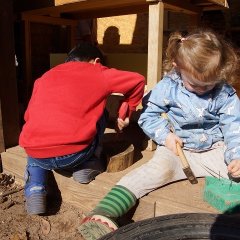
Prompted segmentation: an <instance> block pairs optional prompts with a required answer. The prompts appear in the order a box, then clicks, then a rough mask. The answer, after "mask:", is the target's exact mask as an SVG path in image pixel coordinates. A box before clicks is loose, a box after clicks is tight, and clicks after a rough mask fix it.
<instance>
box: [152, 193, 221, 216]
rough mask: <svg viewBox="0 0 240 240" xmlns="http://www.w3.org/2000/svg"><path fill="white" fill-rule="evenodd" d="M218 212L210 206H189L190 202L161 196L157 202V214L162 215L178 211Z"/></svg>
mask: <svg viewBox="0 0 240 240" xmlns="http://www.w3.org/2000/svg"><path fill="white" fill-rule="evenodd" d="M204 212H209V213H217V211H214V210H213V209H211V208H210V207H209V209H207V208H198V207H194V206H189V205H188V204H184V203H179V202H175V201H170V200H169V199H164V198H161V197H160V198H159V199H158V200H157V201H156V204H155V216H156V217H157V216H162V215H168V214H178V213H204Z"/></svg>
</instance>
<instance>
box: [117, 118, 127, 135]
mask: <svg viewBox="0 0 240 240" xmlns="http://www.w3.org/2000/svg"><path fill="white" fill-rule="evenodd" d="M128 125H129V118H128V117H127V118H125V120H123V119H121V118H118V119H117V124H116V131H117V132H122V130H123V129H124V128H125V127H127V126H128Z"/></svg>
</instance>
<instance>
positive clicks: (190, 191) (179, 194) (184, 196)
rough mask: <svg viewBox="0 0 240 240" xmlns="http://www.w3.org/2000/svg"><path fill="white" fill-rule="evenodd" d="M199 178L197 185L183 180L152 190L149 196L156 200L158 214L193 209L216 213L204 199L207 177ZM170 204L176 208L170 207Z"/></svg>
mask: <svg viewBox="0 0 240 240" xmlns="http://www.w3.org/2000/svg"><path fill="white" fill-rule="evenodd" d="M198 180H199V183H198V184H195V185H192V184H191V183H190V182H189V181H187V180H183V181H178V182H175V183H174V184H169V185H166V186H164V187H162V188H159V189H158V190H155V191H153V192H151V193H150V194H149V195H148V196H149V197H151V198H152V199H155V200H156V215H164V214H171V213H174V212H176V213H180V212H192V211H196V212H211V213H213V212H215V213H216V212H217V211H216V210H215V209H214V208H213V207H211V206H210V205H209V204H208V203H206V202H205V201H204V200H203V190H204V184H205V179H204V178H200V179H198ZM161 203H162V205H161ZM169 205H170V206H173V208H174V209H171V208H169Z"/></svg>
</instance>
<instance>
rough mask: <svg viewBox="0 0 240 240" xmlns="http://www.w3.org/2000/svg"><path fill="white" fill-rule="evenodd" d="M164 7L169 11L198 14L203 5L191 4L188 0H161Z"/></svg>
mask: <svg viewBox="0 0 240 240" xmlns="http://www.w3.org/2000/svg"><path fill="white" fill-rule="evenodd" d="M161 2H163V3H164V7H165V9H166V10H169V11H176V12H182V13H186V14H198V13H200V12H201V11H202V9H201V7H199V6H196V5H194V4H191V3H190V2H188V1H186V0H185V1H182V0H181V1H176V0H161Z"/></svg>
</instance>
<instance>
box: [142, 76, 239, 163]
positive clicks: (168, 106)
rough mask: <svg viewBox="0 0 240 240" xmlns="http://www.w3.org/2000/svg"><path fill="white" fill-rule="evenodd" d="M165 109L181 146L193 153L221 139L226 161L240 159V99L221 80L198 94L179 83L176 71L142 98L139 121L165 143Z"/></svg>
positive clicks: (149, 132)
mask: <svg viewBox="0 0 240 240" xmlns="http://www.w3.org/2000/svg"><path fill="white" fill-rule="evenodd" d="M163 112H166V113H167V114H168V117H169V119H170V121H171V122H172V124H173V125H174V128H175V131H176V134H177V135H178V136H179V137H180V138H181V139H182V140H183V143H184V148H185V149H190V150H193V151H196V152H201V151H205V150H208V149H211V148H212V145H213V144H214V143H216V142H218V141H224V143H225V146H226V150H225V161H226V162H227V163H229V162H230V161H231V160H233V159H240V102H239V98H238V96H237V94H236V91H235V90H234V89H233V88H232V87H231V86H230V85H228V84H226V83H222V84H219V85H218V86H216V87H215V88H214V89H213V90H212V91H210V92H208V93H206V94H204V95H201V96H198V95H196V94H195V93H192V92H189V91H188V90H187V89H186V88H185V87H184V86H183V84H182V79H181V77H180V75H179V74H177V73H175V72H172V73H170V74H168V75H166V76H165V77H164V78H163V79H162V80H161V81H160V82H159V83H158V84H157V85H156V86H155V88H154V89H153V90H152V91H150V92H149V93H148V94H147V95H146V96H145V97H144V98H143V111H142V114H141V116H140V118H139V121H138V124H139V126H140V127H141V128H142V129H143V131H144V132H145V134H146V135H147V136H149V137H150V138H151V139H153V140H154V141H155V142H156V143H157V144H159V145H165V139H166V136H167V134H168V133H169V132H170V126H169V124H168V122H167V120H165V119H163V118H162V117H161V113H163Z"/></svg>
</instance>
